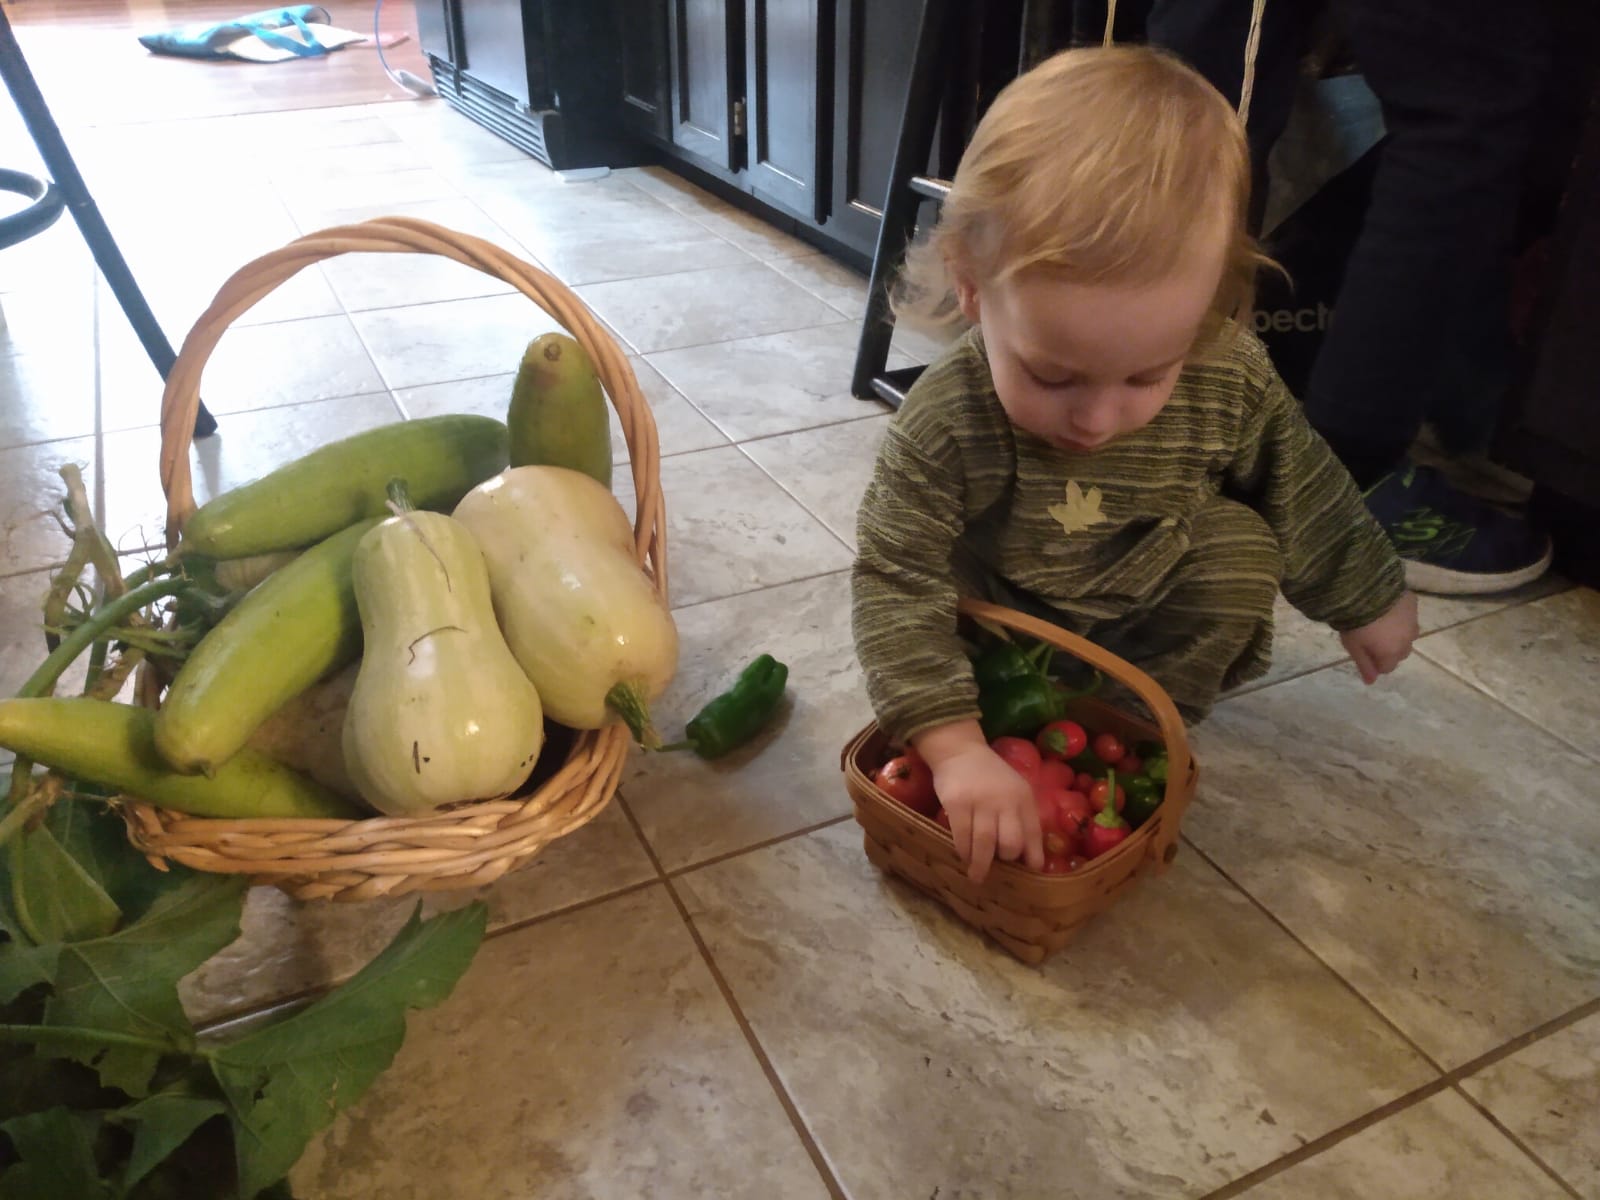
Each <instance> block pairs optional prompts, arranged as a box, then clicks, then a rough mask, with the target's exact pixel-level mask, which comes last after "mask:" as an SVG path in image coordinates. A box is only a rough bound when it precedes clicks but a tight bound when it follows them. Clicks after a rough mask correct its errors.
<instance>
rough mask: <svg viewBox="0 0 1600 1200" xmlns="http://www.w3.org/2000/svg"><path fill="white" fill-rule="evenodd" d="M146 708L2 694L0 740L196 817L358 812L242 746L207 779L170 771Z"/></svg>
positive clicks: (347, 815)
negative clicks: (8, 696) (241, 748)
mask: <svg viewBox="0 0 1600 1200" xmlns="http://www.w3.org/2000/svg"><path fill="white" fill-rule="evenodd" d="M155 724H156V714H155V713H153V712H151V711H150V710H149V709H148V708H136V707H134V706H133V705H131V704H117V703H115V702H113V701H110V700H89V699H85V698H83V697H72V698H54V697H50V698H41V699H34V700H0V746H5V747H6V748H7V749H9V750H11V751H13V752H14V753H16V754H20V755H23V756H24V757H26V758H30V759H32V760H34V761H35V762H40V763H43V764H44V765H45V766H47V767H50V768H52V769H53V770H57V771H60V772H61V773H62V774H64V775H70V776H72V777H73V778H75V779H81V780H84V781H85V782H90V783H98V784H100V785H101V786H103V787H108V788H115V789H116V790H117V791H119V792H126V793H127V794H128V795H130V796H136V797H137V798H139V799H140V800H144V801H147V802H149V803H151V804H154V805H156V806H157V807H159V808H168V809H171V810H173V811H174V812H181V813H190V814H192V815H194V816H197V817H227V818H249V817H336V818H344V819H348V820H355V819H357V818H359V817H361V816H362V815H363V814H362V813H361V811H360V810H359V809H357V808H356V807H355V806H354V805H353V804H350V803H349V802H348V801H346V800H343V799H341V798H340V797H338V796H335V795H334V794H333V793H332V792H330V791H328V790H327V789H326V788H324V787H322V786H320V785H318V784H316V783H313V782H312V781H311V780H309V779H307V778H306V777H305V776H303V775H301V774H299V773H298V772H296V771H292V770H290V769H289V768H288V767H285V766H280V765H279V764H278V763H275V762H273V761H272V759H270V758H268V757H267V756H266V755H264V754H257V753H256V752H255V751H253V750H245V751H242V752H240V753H239V754H236V755H234V757H233V758H232V759H230V760H229V761H228V762H227V763H226V764H225V765H224V766H222V767H220V768H219V769H218V770H217V772H216V774H215V775H214V776H212V777H211V778H209V779H207V778H206V777H204V776H199V775H183V774H179V773H178V772H176V771H173V770H171V769H170V768H169V767H168V766H167V765H166V763H165V761H164V760H163V759H162V757H161V754H160V753H159V752H158V751H157V750H156V746H155Z"/></svg>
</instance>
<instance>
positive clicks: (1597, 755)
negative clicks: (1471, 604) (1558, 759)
mask: <svg viewBox="0 0 1600 1200" xmlns="http://www.w3.org/2000/svg"><path fill="white" fill-rule="evenodd" d="M1419 640H1420V639H1419ZM1417 654H1418V655H1419V656H1420V657H1421V658H1422V660H1423V661H1424V662H1426V663H1427V664H1428V665H1429V666H1431V667H1433V668H1434V669H1435V670H1438V671H1442V672H1444V674H1445V675H1446V676H1448V677H1449V678H1450V679H1453V680H1455V681H1456V682H1457V683H1460V684H1463V685H1464V686H1466V688H1467V689H1468V690H1469V691H1474V692H1477V693H1478V695H1480V696H1482V697H1484V698H1485V699H1486V700H1488V701H1490V702H1491V703H1492V704H1494V705H1495V706H1496V707H1498V708H1502V709H1504V710H1505V711H1506V712H1508V713H1510V714H1511V715H1512V716H1513V717H1515V718H1516V719H1517V720H1518V721H1520V722H1521V723H1522V724H1524V725H1529V726H1532V727H1533V728H1534V729H1537V730H1538V731H1539V732H1540V733H1542V734H1544V735H1545V736H1546V737H1548V738H1551V739H1552V740H1554V741H1557V742H1560V743H1561V744H1562V745H1563V746H1565V747H1567V749H1569V750H1571V751H1572V752H1573V753H1575V754H1577V755H1578V756H1579V757H1580V758H1586V759H1588V760H1589V761H1590V762H1600V750H1589V749H1585V748H1584V747H1583V746H1580V745H1578V744H1577V743H1576V742H1573V741H1569V740H1568V739H1567V738H1565V737H1563V736H1562V735H1561V734H1559V733H1557V732H1556V731H1555V730H1553V729H1550V728H1549V727H1547V726H1545V725H1542V724H1540V722H1539V721H1538V719H1537V718H1535V717H1534V716H1533V715H1532V714H1530V713H1525V712H1523V711H1522V710H1521V709H1520V708H1515V707H1513V706H1512V705H1511V703H1510V702H1509V701H1506V700H1502V699H1501V698H1500V697H1499V696H1497V695H1495V694H1494V693H1493V692H1491V691H1490V690H1489V689H1488V688H1486V687H1485V686H1484V685H1483V684H1481V683H1479V682H1478V681H1477V680H1476V679H1471V678H1469V677H1468V676H1466V675H1463V674H1461V673H1460V672H1459V671H1456V670H1453V669H1452V668H1451V667H1449V666H1447V665H1446V664H1444V663H1442V662H1440V661H1439V660H1438V659H1436V658H1434V657H1433V656H1432V655H1431V654H1429V653H1428V652H1427V651H1425V650H1422V649H1418V651H1417Z"/></svg>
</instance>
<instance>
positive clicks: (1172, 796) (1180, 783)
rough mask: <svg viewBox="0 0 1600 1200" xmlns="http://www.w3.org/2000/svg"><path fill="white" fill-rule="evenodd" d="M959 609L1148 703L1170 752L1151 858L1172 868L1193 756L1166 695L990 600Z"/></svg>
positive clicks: (1133, 670)
mask: <svg viewBox="0 0 1600 1200" xmlns="http://www.w3.org/2000/svg"><path fill="white" fill-rule="evenodd" d="M956 607H957V611H958V612H960V613H962V614H964V615H966V616H969V617H971V618H972V619H973V620H976V621H987V622H989V623H990V624H994V625H1001V626H1004V627H1006V628H1010V629H1015V630H1016V631H1017V632H1018V633H1023V634H1027V635H1028V636H1029V637H1033V638H1037V639H1039V640H1040V641H1041V642H1049V643H1050V644H1051V645H1052V646H1055V647H1056V648H1057V649H1058V650H1064V651H1066V652H1067V653H1068V654H1070V655H1072V656H1073V657H1074V658H1079V659H1082V660H1083V661H1084V662H1086V663H1088V664H1089V665H1090V666H1091V667H1094V668H1095V669H1096V670H1097V671H1100V672H1102V673H1103V674H1105V675H1109V676H1110V677H1111V678H1112V679H1115V680H1116V681H1117V682H1118V683H1120V684H1123V685H1124V686H1125V687H1127V688H1128V690H1129V691H1131V692H1132V693H1133V694H1134V695H1136V696H1138V697H1139V699H1140V700H1142V701H1144V703H1145V704H1146V705H1147V706H1148V707H1149V709H1150V712H1151V714H1152V715H1153V716H1154V717H1155V719H1156V726H1157V727H1158V728H1159V729H1160V730H1161V740H1162V742H1163V744H1164V745H1165V746H1166V748H1167V794H1166V796H1165V797H1164V798H1163V802H1162V808H1163V809H1164V810H1165V813H1164V819H1163V820H1162V821H1161V825H1160V828H1159V829H1157V830H1156V835H1155V837H1153V838H1152V839H1151V840H1150V850H1149V853H1150V857H1152V858H1154V859H1155V860H1156V861H1157V863H1159V864H1162V865H1165V864H1166V863H1169V862H1171V861H1172V858H1173V856H1174V855H1175V854H1176V853H1177V852H1178V827H1179V824H1180V822H1181V819H1182V817H1183V810H1184V809H1185V808H1187V807H1188V804H1189V796H1190V793H1191V790H1192V789H1191V788H1190V787H1189V772H1190V764H1191V762H1192V761H1193V756H1192V755H1191V754H1190V752H1189V732H1188V730H1187V729H1186V728H1185V727H1184V724H1183V718H1182V717H1181V716H1179V715H1178V707H1177V705H1175V704H1173V702H1172V697H1171V696H1169V695H1167V693H1166V689H1164V688H1163V687H1162V686H1161V685H1160V684H1159V683H1157V682H1156V681H1155V680H1154V679H1152V678H1151V677H1150V676H1149V675H1147V674H1146V673H1145V672H1143V671H1141V670H1140V669H1139V668H1138V667H1136V666H1134V665H1133V664H1132V663H1130V662H1127V661H1126V660H1124V659H1121V658H1118V657H1117V656H1116V655H1115V654H1112V653H1111V652H1110V651H1109V650H1104V649H1102V648H1101V647H1099V646H1097V645H1095V644H1094V643H1093V642H1091V641H1089V640H1088V639H1087V638H1083V637H1079V636H1078V635H1077V634H1075V633H1070V632H1068V631H1067V630H1065V629H1062V628H1061V627H1060V626H1058V625H1051V624H1050V623H1049V622H1048V621H1041V620H1039V619H1038V618H1037V617H1030V616H1028V615H1027V614H1026V613H1021V612H1017V611H1016V610H1015V609H1010V608H1002V607H1001V606H1000V605H998V604H990V603H989V602H988V601H985V600H970V599H965V598H963V599H962V600H960V601H959V603H958V604H957V606H956ZM1169 806H1170V807H1169Z"/></svg>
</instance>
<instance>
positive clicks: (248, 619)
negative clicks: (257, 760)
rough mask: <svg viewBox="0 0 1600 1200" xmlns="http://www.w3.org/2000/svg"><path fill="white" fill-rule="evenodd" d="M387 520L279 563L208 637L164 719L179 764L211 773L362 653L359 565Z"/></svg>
mask: <svg viewBox="0 0 1600 1200" xmlns="http://www.w3.org/2000/svg"><path fill="white" fill-rule="evenodd" d="M380 493H381V489H380ZM377 523H378V522H377V520H376V519H373V520H369V521H359V522H357V523H356V524H354V525H352V526H350V528H348V529H345V530H343V531H341V532H339V533H336V534H334V535H333V536H332V537H330V538H328V539H326V540H325V541H322V542H319V543H318V544H317V545H315V546H313V547H311V549H309V550H307V551H306V552H305V553H304V554H302V555H300V556H299V557H298V558H296V559H295V560H294V561H293V562H291V563H288V564H286V565H284V566H282V567H279V568H278V569H277V570H276V571H274V572H273V573H272V574H271V575H269V576H268V577H267V578H266V579H264V580H262V581H261V582H260V583H259V584H257V585H256V587H255V588H253V589H252V590H251V591H250V592H249V593H248V594H247V595H246V596H245V597H244V599H242V600H240V601H239V603H238V604H237V605H235V606H234V607H233V609H232V610H231V611H230V612H229V613H228V615H227V616H225V617H223V618H222V620H221V621H219V622H218V623H217V625H216V627H215V628H214V629H212V630H211V632H210V633H208V634H206V636H205V637H203V638H201V639H200V644H199V645H197V646H196V647H195V648H194V649H193V650H192V651H190V653H189V657H188V658H187V659H185V660H184V663H183V666H182V667H180V668H179V669H178V674H177V677H176V678H175V679H173V681H172V686H171V687H170V688H168V689H167V695H166V699H165V700H163V701H162V704H161V710H160V715H159V716H157V718H156V731H155V737H156V748H157V749H158V750H160V751H161V757H162V758H164V759H165V760H166V761H167V764H168V765H169V766H170V767H172V768H173V769H174V770H177V771H184V772H188V773H192V772H195V771H203V772H205V773H206V774H208V775H209V774H211V773H212V772H213V771H215V770H216V769H217V768H218V767H220V766H221V765H222V764H223V763H225V762H227V761H228V759H229V758H230V757H231V756H232V755H233V754H234V753H235V752H236V751H237V750H238V749H239V748H240V747H242V746H243V745H244V744H245V743H246V742H247V741H249V740H250V735H251V734H253V733H254V732H255V731H256V729H257V727H258V726H260V725H261V723H262V722H263V721H265V720H266V719H267V718H268V717H269V716H271V715H272V714H273V713H274V712H276V711H277V710H278V709H279V708H282V707H283V705H284V704H285V703H287V702H288V701H289V700H290V699H292V698H293V697H295V696H297V695H299V694H300V693H301V692H303V691H304V690H305V689H306V688H308V687H310V686H311V685H312V684H313V683H315V682H316V681H317V680H319V679H321V678H322V677H323V676H325V675H329V674H331V673H332V672H334V671H336V670H338V669H339V668H340V667H342V666H344V665H345V664H346V663H348V662H353V661H354V660H355V658H356V656H357V655H358V654H360V653H361V616H360V613H359V612H358V611H357V609H356V597H355V588H354V585H353V584H352V582H351V574H350V564H351V560H352V558H353V557H354V555H355V550H356V545H357V543H359V542H360V541H361V538H362V536H363V535H365V533H366V532H367V530H369V529H371V528H372V527H373V526H375V525H376V524H377Z"/></svg>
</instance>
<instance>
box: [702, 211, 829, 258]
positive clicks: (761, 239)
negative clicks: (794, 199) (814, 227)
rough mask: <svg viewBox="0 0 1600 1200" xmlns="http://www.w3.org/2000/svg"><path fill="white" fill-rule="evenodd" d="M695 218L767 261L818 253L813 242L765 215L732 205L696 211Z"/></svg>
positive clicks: (719, 234) (721, 235) (716, 232)
mask: <svg viewBox="0 0 1600 1200" xmlns="http://www.w3.org/2000/svg"><path fill="white" fill-rule="evenodd" d="M692 215H693V217H694V219H695V220H696V221H698V222H699V223H700V224H701V225H704V226H705V227H706V228H707V229H709V230H711V231H712V232H713V233H715V234H717V235H718V236H719V237H723V238H726V239H727V240H728V241H730V242H732V243H733V244H734V245H735V246H738V247H740V248H741V249H743V250H748V251H749V252H750V253H751V254H753V255H755V257H757V258H759V259H761V261H763V262H770V261H772V260H773V259H779V258H799V257H802V256H804V255H809V254H814V253H816V247H815V246H813V245H812V244H811V243H810V242H804V241H801V240H800V239H799V238H797V237H795V236H794V235H793V234H788V233H784V232H783V231H782V230H780V229H777V228H775V227H774V226H773V225H771V224H770V223H768V222H767V221H766V220H764V219H763V218H761V217H758V216H756V215H755V214H753V213H748V212H745V211H744V210H743V209H741V208H734V207H733V206H732V205H729V206H728V207H726V208H715V207H712V208H706V209H699V210H697V211H695V212H694V213H693V214H692Z"/></svg>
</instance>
